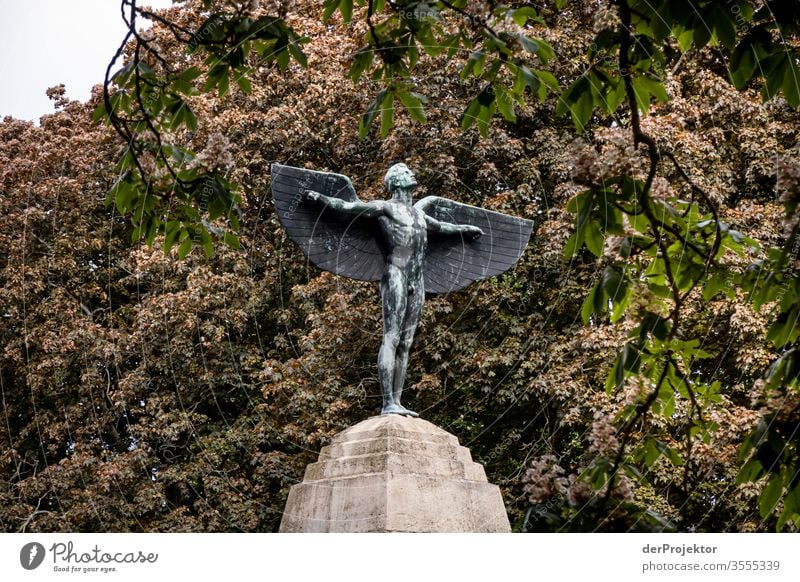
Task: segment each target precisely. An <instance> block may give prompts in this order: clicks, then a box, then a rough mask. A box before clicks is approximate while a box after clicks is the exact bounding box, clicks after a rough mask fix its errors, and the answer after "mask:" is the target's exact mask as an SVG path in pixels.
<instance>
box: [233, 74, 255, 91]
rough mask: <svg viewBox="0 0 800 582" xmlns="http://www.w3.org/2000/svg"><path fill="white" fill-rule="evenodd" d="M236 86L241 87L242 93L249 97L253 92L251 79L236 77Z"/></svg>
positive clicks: (241, 76)
mask: <svg viewBox="0 0 800 582" xmlns="http://www.w3.org/2000/svg"><path fill="white" fill-rule="evenodd" d="M236 84H237V85H239V89H241V90H242V93H246V94H248V95H249V94H250V93H252V92H253V84H252V83H251V82H250V79H248V78H247V77H245V76H244V75H238V76H237V77H236Z"/></svg>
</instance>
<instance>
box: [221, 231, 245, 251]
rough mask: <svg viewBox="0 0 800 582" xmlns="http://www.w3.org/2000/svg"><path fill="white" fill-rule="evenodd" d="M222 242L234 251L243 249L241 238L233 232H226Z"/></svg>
mask: <svg viewBox="0 0 800 582" xmlns="http://www.w3.org/2000/svg"><path fill="white" fill-rule="evenodd" d="M222 241H223V242H224V243H225V244H226V245H228V246H229V247H231V248H232V249H239V248H241V244H240V242H239V237H238V236H236V235H235V234H233V233H232V232H226V233H225V235H224V236H223V238H222Z"/></svg>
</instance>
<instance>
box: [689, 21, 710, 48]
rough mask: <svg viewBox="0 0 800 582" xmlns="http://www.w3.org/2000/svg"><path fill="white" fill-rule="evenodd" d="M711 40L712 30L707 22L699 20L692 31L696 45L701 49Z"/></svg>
mask: <svg viewBox="0 0 800 582" xmlns="http://www.w3.org/2000/svg"><path fill="white" fill-rule="evenodd" d="M710 40H711V30H709V28H708V25H707V24H706V23H705V22H702V21H700V22H698V23H697V27H696V28H695V29H694V30H693V31H692V41H694V45H695V46H696V47H697V48H699V49H701V48H703V47H704V46H706V45H707V44H708V41H710Z"/></svg>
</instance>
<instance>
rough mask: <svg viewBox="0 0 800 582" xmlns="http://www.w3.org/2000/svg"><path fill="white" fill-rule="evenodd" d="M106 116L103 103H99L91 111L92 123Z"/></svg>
mask: <svg viewBox="0 0 800 582" xmlns="http://www.w3.org/2000/svg"><path fill="white" fill-rule="evenodd" d="M106 116H107V112H106V106H105V103H101V104H100V105H98V106H97V107H95V110H94V111H93V112H92V123H97V122H99V121H100V120H101V119H104V118H105V117H106Z"/></svg>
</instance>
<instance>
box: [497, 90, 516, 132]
mask: <svg viewBox="0 0 800 582" xmlns="http://www.w3.org/2000/svg"><path fill="white" fill-rule="evenodd" d="M494 94H495V100H496V102H497V110H498V111H499V112H500V115H502V116H503V117H504V118H505V119H506V120H508V121H510V122H512V123H513V122H515V121H516V120H517V116H516V115H515V114H514V101H513V100H512V98H511V96H510V95H509V94H508V92H507V91H506V90H505V89H504V88H503V87H501V86H499V85H495V86H494Z"/></svg>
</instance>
